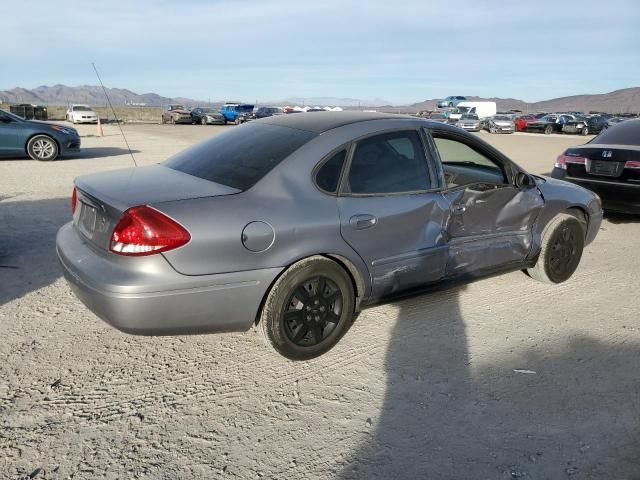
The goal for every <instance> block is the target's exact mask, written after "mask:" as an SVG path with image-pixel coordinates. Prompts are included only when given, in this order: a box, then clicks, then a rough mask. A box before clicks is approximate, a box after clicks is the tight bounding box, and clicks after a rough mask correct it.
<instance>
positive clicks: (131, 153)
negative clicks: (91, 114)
mask: <svg viewBox="0 0 640 480" xmlns="http://www.w3.org/2000/svg"><path fill="white" fill-rule="evenodd" d="M91 65H92V66H93V70H94V72H96V77H98V81H99V82H100V85H101V86H102V91H103V92H104V96H105V97H107V102H108V103H109V107H110V108H111V112H112V113H113V117H114V118H115V119H116V123H117V124H118V128H119V129H120V133H121V134H122V138H123V139H124V143H125V145H126V146H127V150H129V155H131V160H133V164H134V165H135V166H136V167H137V166H138V164H137V163H136V159H135V157H134V156H133V152H132V151H131V147H130V146H129V142H127V137H125V135H124V131H123V130H122V125H120V120H119V119H118V116H117V115H116V111H115V110H114V109H113V105H111V100H110V99H109V95H107V89H106V88H104V83H102V79H101V78H100V74H99V73H98V69H97V68H96V64H95V63H93V62H91Z"/></svg>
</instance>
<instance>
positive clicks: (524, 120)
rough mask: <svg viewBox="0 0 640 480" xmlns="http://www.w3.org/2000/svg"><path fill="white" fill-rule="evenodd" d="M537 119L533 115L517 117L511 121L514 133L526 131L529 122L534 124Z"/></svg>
mask: <svg viewBox="0 0 640 480" xmlns="http://www.w3.org/2000/svg"><path fill="white" fill-rule="evenodd" d="M537 119H538V117H536V116H535V115H531V114H528V115H520V116H519V117H516V119H515V120H514V121H513V124H514V125H515V127H516V131H517V132H521V131H524V130H526V129H527V124H528V123H529V122H534V121H536V120H537Z"/></svg>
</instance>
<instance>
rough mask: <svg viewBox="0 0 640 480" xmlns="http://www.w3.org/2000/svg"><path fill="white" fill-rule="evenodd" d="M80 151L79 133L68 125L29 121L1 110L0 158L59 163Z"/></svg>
mask: <svg viewBox="0 0 640 480" xmlns="http://www.w3.org/2000/svg"><path fill="white" fill-rule="evenodd" d="M78 151H80V135H78V131H77V130H76V129H74V128H71V127H66V126H64V125H56V124H55V123H47V122H41V121H37V120H25V119H24V118H21V117H19V116H17V115H14V114H13V113H9V112H6V111H4V110H0V155H1V156H12V157H19V156H20V157H21V156H25V155H29V156H30V157H31V158H32V159H34V160H41V161H47V160H48V161H50V160H55V159H56V158H59V157H61V156H64V155H65V154H67V153H69V152H78Z"/></svg>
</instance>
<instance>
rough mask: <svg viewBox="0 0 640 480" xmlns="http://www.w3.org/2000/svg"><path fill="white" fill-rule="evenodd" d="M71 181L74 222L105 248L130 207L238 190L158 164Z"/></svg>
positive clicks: (83, 233)
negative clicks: (73, 191)
mask: <svg viewBox="0 0 640 480" xmlns="http://www.w3.org/2000/svg"><path fill="white" fill-rule="evenodd" d="M75 184H76V192H77V203H76V210H75V212H74V215H73V222H74V225H75V226H76V228H77V229H78V231H79V232H80V233H81V234H82V235H83V236H84V237H85V238H86V239H87V240H89V241H90V242H91V243H92V244H93V245H95V246H97V247H98V248H100V249H105V250H108V249H109V243H110V240H111V233H112V232H113V228H114V227H115V225H116V223H117V222H118V220H119V219H120V217H121V216H122V213H123V212H124V211H125V210H127V209H128V208H130V207H135V206H139V205H158V204H161V203H163V202H170V201H177V200H188V199H193V198H202V197H214V196H219V195H232V194H235V193H239V192H240V190H238V189H235V188H232V187H227V186H225V185H221V184H219V183H214V182H210V181H208V180H203V179H200V178H198V177H194V176H192V175H188V174H186V173H183V172H179V171H177V170H173V169H171V168H168V167H164V166H162V165H153V166H148V167H138V168H128V169H124V170H116V171H110V172H102V173H96V174H91V175H85V176H82V177H79V178H77V179H76V181H75Z"/></svg>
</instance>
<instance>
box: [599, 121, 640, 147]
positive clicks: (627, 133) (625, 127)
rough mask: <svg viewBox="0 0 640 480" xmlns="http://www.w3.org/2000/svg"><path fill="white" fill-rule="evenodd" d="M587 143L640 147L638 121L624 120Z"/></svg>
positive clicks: (639, 123) (639, 124)
mask: <svg viewBox="0 0 640 480" xmlns="http://www.w3.org/2000/svg"><path fill="white" fill-rule="evenodd" d="M589 143H597V144H601V145H640V120H626V121H624V122H622V123H618V124H617V125H614V126H613V127H609V128H607V129H606V130H604V131H603V132H602V133H601V134H600V135H598V136H597V137H596V138H594V139H593V140H591V141H590V142H589Z"/></svg>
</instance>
